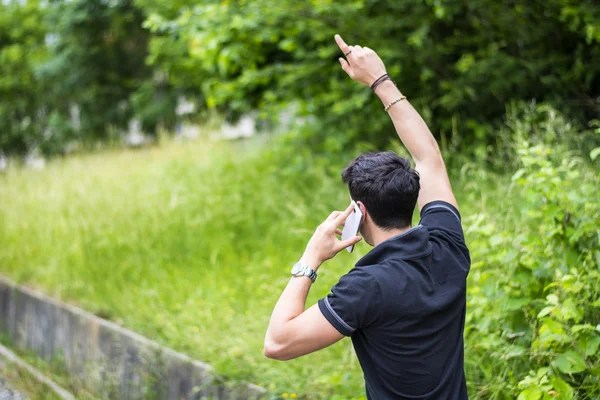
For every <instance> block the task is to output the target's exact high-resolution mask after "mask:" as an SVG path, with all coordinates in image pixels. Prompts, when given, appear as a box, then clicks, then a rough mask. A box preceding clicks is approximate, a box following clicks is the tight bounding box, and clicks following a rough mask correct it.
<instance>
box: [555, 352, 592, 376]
mask: <svg viewBox="0 0 600 400" xmlns="http://www.w3.org/2000/svg"><path fill="white" fill-rule="evenodd" d="M554 364H555V365H556V367H557V368H558V369H559V370H560V371H561V372H564V373H565V374H576V373H579V372H583V371H585V370H586V365H585V360H584V359H583V357H581V355H580V354H579V353H576V352H574V351H573V350H569V351H567V352H565V353H563V354H561V355H559V356H558V357H557V358H556V360H554Z"/></svg>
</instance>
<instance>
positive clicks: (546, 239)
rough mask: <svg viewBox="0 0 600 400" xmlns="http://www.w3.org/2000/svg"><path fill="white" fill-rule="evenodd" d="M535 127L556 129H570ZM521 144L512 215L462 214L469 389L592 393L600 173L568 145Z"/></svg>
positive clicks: (503, 395) (532, 394) (597, 378)
mask: <svg viewBox="0 0 600 400" xmlns="http://www.w3.org/2000/svg"><path fill="white" fill-rule="evenodd" d="M544 111H548V110H544ZM522 126H524V125H522ZM537 128H538V129H541V130H542V132H541V134H542V135H551V134H552V131H556V130H559V131H560V130H561V129H564V128H565V126H561V123H556V121H555V122H554V124H547V125H543V124H542V125H538V126H537ZM517 133H518V135H516V136H517V137H519V138H523V137H525V136H526V134H527V132H517ZM516 150H517V154H518V156H519V163H520V169H519V170H518V171H517V172H516V173H515V174H514V175H513V177H512V182H513V183H512V186H511V188H510V190H509V191H508V193H506V197H504V198H503V199H502V200H500V201H502V202H503V203H502V204H503V205H504V206H505V207H506V210H507V212H508V215H507V216H506V220H502V219H501V218H499V217H498V216H497V215H491V214H489V213H486V212H481V213H479V214H477V215H473V216H471V217H469V218H468V219H467V220H466V221H465V227H466V228H467V235H468V237H469V238H470V243H469V245H470V248H471V250H472V258H473V260H474V263H473V266H472V270H471V274H470V281H469V291H468V294H469V305H468V310H469V312H468V314H467V321H466V328H465V337H466V342H467V349H466V353H467V359H468V363H469V365H467V371H468V372H469V375H470V378H469V381H470V382H471V383H472V384H471V388H470V393H471V394H472V395H475V398H489V397H494V398H499V399H511V398H515V397H518V398H519V400H521V399H523V400H530V399H536V400H537V399H553V398H555V397H556V396H560V397H559V398H560V399H574V398H583V399H586V398H596V397H597V396H600V358H599V357H598V348H599V346H600V325H596V324H598V322H599V321H600V300H598V299H599V298H600V231H599V228H598V227H599V226H600V203H598V201H597V196H598V193H600V179H599V178H600V174H599V173H598V171H597V170H596V171H594V170H592V169H591V168H590V167H589V160H585V159H582V158H580V157H578V156H577V155H575V154H573V153H569V152H566V151H565V150H564V146H563V148H562V149H561V148H560V147H550V146H549V145H548V144H543V143H539V144H536V145H532V144H531V143H530V142H528V141H520V142H517V143H516ZM465 173H466V174H467V175H468V174H470V173H474V172H472V171H471V172H468V171H467V172H465ZM479 173H481V172H479ZM476 366H477V367H476Z"/></svg>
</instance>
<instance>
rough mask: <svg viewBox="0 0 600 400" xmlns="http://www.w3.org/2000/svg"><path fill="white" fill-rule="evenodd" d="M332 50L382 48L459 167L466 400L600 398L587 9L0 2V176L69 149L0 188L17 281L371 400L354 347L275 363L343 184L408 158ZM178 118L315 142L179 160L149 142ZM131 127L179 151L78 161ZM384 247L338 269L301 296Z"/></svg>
mask: <svg viewBox="0 0 600 400" xmlns="http://www.w3.org/2000/svg"><path fill="white" fill-rule="evenodd" d="M334 33H340V34H342V35H343V36H344V37H345V39H347V41H348V42H349V43H351V44H352V43H360V44H363V45H366V46H369V47H371V48H374V49H375V50H377V51H378V52H379V54H380V55H381V56H382V58H383V59H384V60H385V61H386V64H387V66H388V72H389V73H390V75H391V76H393V78H394V79H395V80H396V82H397V83H398V85H399V86H400V87H401V89H402V91H403V92H404V93H405V94H406V95H408V96H409V98H410V99H411V101H412V102H413V103H414V104H415V106H416V107H417V108H418V109H419V110H420V111H422V113H423V116H424V118H425V119H426V120H427V121H428V123H429V124H430V126H431V127H432V129H433V132H434V133H435V135H436V136H437V137H438V139H439V142H440V145H441V147H442V150H443V153H444V154H445V156H446V160H447V163H448V165H449V170H450V172H451V175H452V178H453V183H454V188H455V191H456V194H457V197H458V198H459V202H460V205H461V212H462V214H463V216H464V226H465V230H466V235H467V239H468V244H469V246H470V249H471V252H472V258H473V266H472V270H471V274H470V276H469V289H468V302H469V304H468V314H467V324H466V329H465V339H466V371H467V376H468V386H469V393H470V395H471V397H472V398H474V399H488V398H493V399H497V400H502V399H514V398H518V399H520V400H547V399H553V398H555V397H558V398H559V399H561V400H562V399H595V398H598V397H600V361H599V358H598V353H599V351H598V350H599V347H600V326H599V325H598V321H600V301H599V300H598V299H599V297H600V296H599V291H600V242H599V239H600V231H599V228H598V227H599V226H600V203H598V199H597V197H598V193H600V175H599V173H598V171H599V168H598V163H599V162H600V161H599V160H598V157H599V156H600V101H599V99H600V97H599V96H600V8H599V7H598V6H597V5H596V3H595V2H594V1H592V0H547V1H537V0H536V1H512V2H498V1H494V0H420V1H388V0H368V1H367V0H349V1H344V2H341V1H331V0H288V1H279V2H276V1H272V0H271V1H269V0H252V1H248V0H222V1H210V0H201V1H198V0H195V1H191V0H174V1H173V0H172V1H166V0H110V1H106V0H69V1H67V0H53V1H42V0H28V1H18V0H4V1H0V168H1V167H2V164H3V163H4V161H5V159H4V155H8V156H10V157H13V156H15V157H14V159H18V156H21V155H23V154H27V153H31V152H40V153H42V154H43V155H46V156H50V155H60V154H67V153H73V154H72V155H71V156H70V157H66V158H62V159H54V160H52V161H51V162H50V163H49V165H48V167H47V168H46V169H45V170H42V171H37V170H27V169H22V168H19V167H18V166H15V163H11V165H9V168H8V170H7V171H6V173H4V174H2V175H1V176H0V198H1V199H2V206H1V207H0V243H2V246H0V270H1V272H2V273H3V274H7V275H8V276H10V277H12V278H13V279H16V280H18V281H19V282H23V283H27V284H29V285H31V286H34V287H36V288H39V289H42V290H44V291H46V292H48V293H50V294H53V295H56V296H58V297H61V298H63V299H66V300H67V301H70V302H73V303H76V304H79V305H81V306H83V307H85V308H87V309H89V310H91V311H93V312H95V313H97V314H98V315H101V316H104V317H107V318H110V319H112V320H114V321H116V322H118V323H121V324H123V325H125V326H127V327H129V328H131V329H133V330H136V331H139V332H141V333H143V334H146V335H148V336H150V337H152V338H155V339H157V340H158V341H160V342H162V343H164V344H167V345H169V346H171V347H174V348H176V349H178V350H181V351H184V352H186V353H188V354H190V355H192V356H193V357H197V358H199V359H202V360H205V361H208V362H210V363H212V364H214V365H215V366H216V367H217V369H218V371H220V373H222V374H223V375H224V376H226V377H228V378H229V379H232V380H250V381H254V382H257V383H259V384H262V385H264V386H266V387H267V388H269V389H270V391H271V393H272V394H273V396H274V398H277V397H281V396H283V397H286V396H287V397H294V396H295V397H298V398H301V397H305V398H313V399H314V398H327V399H349V398H356V399H358V398H362V397H364V394H363V383H362V376H361V371H360V368H359V365H358V363H357V361H356V359H355V356H354V354H353V352H352V350H351V346H350V343H349V342H348V341H347V340H346V341H342V342H340V343H338V344H336V345H334V346H332V347H331V348H329V349H327V350H325V351H323V352H319V353H317V354H312V355H310V356H308V357H305V358H303V359H300V360H295V361H292V362H289V363H279V362H275V361H271V360H268V359H266V358H264V356H263V355H262V340H263V335H264V331H265V329H266V326H267V318H268V316H269V315H270V312H271V309H272V307H273V305H274V303H275V301H276V299H277V297H278V295H279V294H280V291H281V288H282V287H283V286H284V284H285V282H286V280H287V274H288V272H289V266H290V265H291V264H292V263H293V262H295V261H296V260H297V258H298V257H299V255H300V254H301V251H302V250H303V246H304V245H305V241H306V240H307V239H308V237H309V235H310V233H311V230H312V229H314V227H315V226H316V224H317V223H319V222H320V221H321V220H322V218H323V216H325V215H328V214H329V212H330V211H331V210H332V209H336V208H337V209H339V208H342V207H344V205H345V204H346V203H347V193H346V190H345V188H344V186H343V185H342V183H341V182H340V179H339V171H340V170H341V168H342V167H343V166H344V165H345V163H346V162H347V161H348V160H349V159H350V158H352V157H353V156H354V155H356V154H357V153H358V152H360V151H366V150H383V149H388V148H393V149H396V150H398V151H400V152H402V151H403V150H402V148H401V146H400V145H399V144H398V143H397V142H395V141H393V140H392V138H393V137H394V135H393V134H391V132H392V126H391V123H390V121H389V119H388V118H386V116H385V114H383V112H382V110H381V109H380V107H381V105H380V104H378V102H377V101H374V99H373V97H372V94H371V93H370V91H369V90H368V89H366V88H361V87H359V86H358V85H356V84H354V83H352V82H351V81H350V80H349V79H347V77H345V76H344V73H343V72H342V71H341V69H340V67H339V64H338V62H337V58H338V57H339V56H340V54H339V51H338V49H337V46H336V45H335V43H334V42H333V40H332V37H333V34H334ZM182 97H185V98H186V99H188V100H191V101H192V102H193V103H195V105H196V106H197V107H196V108H195V111H194V112H193V113H192V114H191V116H190V118H192V119H195V120H197V121H201V120H204V119H206V117H207V116H208V115H210V116H214V115H218V116H219V117H225V118H228V119H230V120H234V119H236V118H238V117H239V116H240V115H243V114H245V113H249V112H250V113H254V114H255V115H258V116H259V120H260V123H261V124H263V125H264V126H269V125H270V124H273V123H276V122H277V118H278V117H277V116H278V115H280V112H281V111H282V110H286V111H292V112H293V113H294V114H295V116H299V117H304V118H301V119H299V120H298V122H300V120H301V121H303V124H292V125H291V127H290V128H289V129H287V130H288V131H289V132H287V133H286V134H284V135H282V136H279V137H274V136H266V135H265V136H263V137H261V138H260V140H256V141H245V142H238V143H234V144H227V145H226V144H218V143H212V142H209V141H207V140H202V141H200V142H198V143H193V144H190V143H187V144H176V143H173V142H172V141H170V140H168V139H166V140H163V138H162V137H161V136H160V135H158V134H157V132H169V133H170V132H173V131H174V129H173V128H174V126H175V122H176V117H175V106H176V104H177V102H178V99H179V98H182ZM558 110H560V112H559V111H558ZM132 118H135V119H138V120H139V121H140V122H141V126H142V128H143V130H144V132H145V133H147V134H151V135H155V138H156V143H159V142H161V141H162V144H160V145H159V146H155V147H153V148H146V149H143V150H140V151H123V150H118V149H113V150H112V151H106V150H103V151H100V152H95V153H93V152H92V154H84V153H85V152H84V151H79V150H88V149H90V148H93V149H95V148H96V145H97V144H102V145H104V144H105V143H114V142H117V143H118V142H119V141H120V140H121V139H122V136H123V132H124V130H125V127H126V126H127V124H128V123H129V121H131V119H132ZM161 128H163V129H161ZM167 135H168V134H167ZM91 145H93V146H91ZM367 251H368V248H367V247H366V245H364V244H363V245H359V246H358V248H357V251H356V252H355V253H354V254H352V255H348V254H341V255H340V256H339V257H337V258H336V259H335V260H333V261H331V262H329V263H328V264H327V265H326V266H325V267H323V269H322V272H320V279H319V282H318V283H317V285H315V287H314V288H313V290H312V293H311V294H310V297H309V301H310V302H314V301H316V300H317V299H318V298H320V297H322V296H325V295H326V294H327V292H328V290H329V288H330V287H331V286H332V285H333V284H334V283H335V282H336V281H337V279H338V278H339V276H340V275H342V274H343V273H344V272H346V271H347V270H348V269H349V268H350V267H351V266H352V264H353V263H354V262H355V261H356V259H357V258H358V257H360V256H361V255H363V254H365V253H366V252H367ZM290 377H294V379H290ZM80 395H81V394H80ZM292 395H293V396H292Z"/></svg>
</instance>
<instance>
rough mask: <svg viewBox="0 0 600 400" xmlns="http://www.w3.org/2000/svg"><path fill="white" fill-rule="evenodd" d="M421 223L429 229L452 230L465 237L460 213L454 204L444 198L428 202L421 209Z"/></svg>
mask: <svg viewBox="0 0 600 400" xmlns="http://www.w3.org/2000/svg"><path fill="white" fill-rule="evenodd" d="M420 224H421V225H423V226H425V227H427V228H428V229H430V230H431V229H440V230H445V231H450V232H452V233H454V234H457V235H459V236H460V237H461V238H463V237H464V235H463V229H462V225H461V218H460V213H459V212H458V210H457V209H456V207H454V206H453V205H452V204H450V203H447V202H445V201H442V200H436V201H432V202H430V203H427V204H426V205H425V207H423V208H422V209H421V222H420Z"/></svg>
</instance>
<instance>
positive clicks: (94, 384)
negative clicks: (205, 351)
mask: <svg viewBox="0 0 600 400" xmlns="http://www.w3.org/2000/svg"><path fill="white" fill-rule="evenodd" d="M0 331H3V332H5V333H6V334H7V335H8V336H9V338H10V339H11V340H12V341H13V342H14V343H15V344H16V346H18V347H19V348H23V349H28V350H32V351H34V352H35V353H36V354H37V355H38V356H39V357H40V358H42V359H44V360H46V361H52V360H56V359H62V360H63V361H64V367H65V369H66V371H67V372H68V373H69V375H70V377H71V378H72V381H73V382H74V384H75V385H80V386H81V387H84V388H86V389H87V390H90V391H92V392H93V393H96V394H97V395H98V396H100V397H102V398H118V399H161V400H162V399H185V400H188V399H190V400H191V399H214V400H233V399H259V398H263V396H264V395H265V393H266V390H265V389H263V388H261V387H258V386H256V385H252V384H239V385H236V386H235V387H233V386H231V385H228V384H224V383H222V382H220V381H219V380H218V379H217V378H216V377H215V375H214V374H213V372H212V368H211V367H210V365H208V364H205V363H203V362H200V361H197V360H193V359H191V358H190V357H188V356H186V355H185V354H182V353H178V352H176V351H174V350H172V349H169V348H166V347H163V346H161V345H159V344H158V343H156V342H154V341H152V340H149V339H147V338H146V337H144V336H141V335H139V334H137V333H135V332H132V331H130V330H127V329H125V328H123V327H121V326H119V325H117V324H115V323H113V322H110V321H107V320H104V319H102V318H99V317H97V316H95V315H93V314H91V313H88V312H86V311H83V310H82V309H80V308H77V307H74V306H71V305H69V304H65V303H63V302H60V301H58V300H56V299H53V298H51V297H48V296H46V295H44V294H41V293H38V292H36V291H34V290H32V289H29V288H27V287H24V286H21V285H18V284H16V283H14V282H12V281H10V280H8V279H6V278H4V277H1V276H0Z"/></svg>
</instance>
